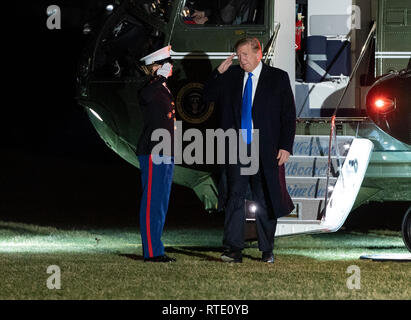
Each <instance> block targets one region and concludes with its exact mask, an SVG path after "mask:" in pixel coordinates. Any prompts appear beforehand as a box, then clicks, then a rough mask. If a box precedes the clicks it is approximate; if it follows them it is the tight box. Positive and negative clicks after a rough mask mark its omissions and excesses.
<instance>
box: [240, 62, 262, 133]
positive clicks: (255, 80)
mask: <svg viewBox="0 0 411 320" xmlns="http://www.w3.org/2000/svg"><path fill="white" fill-rule="evenodd" d="M262 68H263V63H262V62H261V61H260V63H259V64H258V66H257V67H256V68H255V69H254V70H253V71H251V73H252V74H253V76H252V77H251V80H252V82H253V91H252V94H251V107H252V106H253V103H254V96H255V91H256V90H257V85H258V79H259V78H260V73H261V69H262ZM248 74H249V72H244V80H243V95H244V88H245V85H246V83H247V79H248ZM251 128H252V129H254V121H253V119H252V117H251Z"/></svg>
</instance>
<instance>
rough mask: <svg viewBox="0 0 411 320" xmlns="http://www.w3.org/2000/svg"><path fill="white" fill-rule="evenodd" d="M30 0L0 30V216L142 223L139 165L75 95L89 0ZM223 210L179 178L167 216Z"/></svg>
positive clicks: (196, 219)
mask: <svg viewBox="0 0 411 320" xmlns="http://www.w3.org/2000/svg"><path fill="white" fill-rule="evenodd" d="M26 2H27V4H25V5H24V4H21V2H19V4H18V5H17V4H15V6H17V7H14V8H10V9H4V12H11V13H13V14H10V19H7V21H3V24H6V26H5V27H3V33H5V35H3V36H2V37H3V43H2V51H3V53H5V55H3V58H2V62H3V65H2V67H3V71H4V70H6V72H2V74H3V85H2V87H3V90H2V93H3V94H2V99H3V103H2V106H1V110H2V116H1V118H0V119H1V130H2V133H3V134H2V138H3V139H2V140H3V146H2V149H1V164H2V165H1V173H0V186H1V187H0V188H1V196H0V199H1V200H0V220H3V221H15V222H18V221H19V222H26V223H33V224H41V225H55V226H57V227H60V228H73V227H76V228H88V227H114V226H119V227H123V226H129V227H134V226H135V227H138V210H139V201H140V200H139V197H140V195H141V187H140V174H139V171H138V169H137V168H134V167H133V166H131V165H130V164H128V163H127V162H126V161H125V160H123V159H121V158H120V157H119V156H118V155H116V154H115V153H114V152H113V151H111V150H109V149H108V148H107V147H106V146H105V144H104V142H103V141H102V140H101V138H100V137H99V136H98V135H97V133H96V132H95V130H94V128H93V127H92V125H91V123H90V122H89V120H88V118H87V117H86V114H85V112H84V111H83V109H82V107H81V106H80V105H78V104H77V102H76V101H75V98H74V97H75V75H76V69H77V61H78V57H79V55H80V53H81V51H82V48H83V47H84V45H85V43H86V41H87V38H86V37H85V36H84V35H83V34H82V27H81V26H82V25H83V23H84V21H86V20H87V18H88V17H90V14H89V15H88V16H87V12H90V11H87V10H89V8H90V6H88V4H90V3H89V1H80V0H78V1H26ZM34 2H35V3H34ZM99 2H102V1H94V3H99ZM51 4H56V5H59V6H61V9H62V29H61V30H49V29H48V28H47V26H46V20H47V15H46V8H47V7H48V6H49V5H51ZM97 8H99V9H100V8H101V4H100V6H98V5H97ZM92 12H93V13H94V14H97V13H98V10H94V11H92ZM388 210H389V211H390V217H389V219H388V218H387V211H388ZM403 210H404V204H403V203H400V204H395V203H390V204H388V205H385V206H381V205H380V204H370V205H368V206H363V207H361V208H360V209H359V210H356V211H355V212H354V214H351V217H350V218H349V220H348V221H347V223H346V227H348V228H350V227H353V228H359V227H361V228H362V227H364V226H366V227H373V226H374V227H377V228H379V227H383V228H385V227H389V228H392V229H397V230H399V229H400V225H399V223H400V221H401V217H402V215H403V212H404V211H403ZM222 218H223V217H222V215H221V214H220V215H210V214H207V213H205V212H204V210H203V207H202V203H201V202H200V201H199V200H198V199H197V197H196V196H195V194H194V192H193V191H192V190H190V189H186V188H184V187H180V186H177V185H173V189H172V194H171V197H170V210H169V215H168V217H167V222H166V226H167V225H169V226H193V227H195V226H196V225H204V224H207V225H210V226H222V221H223V219H222ZM370 220H372V223H371V224H370Z"/></svg>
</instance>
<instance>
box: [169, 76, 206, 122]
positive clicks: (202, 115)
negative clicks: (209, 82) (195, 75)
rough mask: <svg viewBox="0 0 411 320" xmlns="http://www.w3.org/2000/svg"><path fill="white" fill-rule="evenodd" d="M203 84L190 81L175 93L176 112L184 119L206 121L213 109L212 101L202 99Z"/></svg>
mask: <svg viewBox="0 0 411 320" xmlns="http://www.w3.org/2000/svg"><path fill="white" fill-rule="evenodd" d="M203 87H204V85H203V84H201V83H198V82H191V83H188V84H186V85H185V86H184V87H182V88H181V89H180V91H179V92H178V95H177V99H176V102H177V112H178V113H179V115H180V116H181V118H182V119H183V120H184V121H187V122H189V123H194V124H199V123H203V122H204V121H206V120H207V119H208V118H210V116H211V115H212V113H213V111H214V103H206V102H204V99H203Z"/></svg>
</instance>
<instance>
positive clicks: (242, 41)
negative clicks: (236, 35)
mask: <svg viewBox="0 0 411 320" xmlns="http://www.w3.org/2000/svg"><path fill="white" fill-rule="evenodd" d="M245 44H249V45H251V48H252V49H253V50H254V51H260V52H262V50H261V44H260V41H258V39H257V38H243V39H240V40H238V41H237V42H236V44H235V45H234V50H235V51H237V49H238V48H239V47H241V46H243V45H245Z"/></svg>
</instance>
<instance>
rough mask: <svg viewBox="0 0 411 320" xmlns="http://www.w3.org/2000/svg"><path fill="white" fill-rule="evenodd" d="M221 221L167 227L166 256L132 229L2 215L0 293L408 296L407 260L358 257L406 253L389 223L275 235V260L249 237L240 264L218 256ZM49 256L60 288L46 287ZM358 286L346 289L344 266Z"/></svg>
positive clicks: (110, 296)
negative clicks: (148, 248)
mask: <svg viewBox="0 0 411 320" xmlns="http://www.w3.org/2000/svg"><path fill="white" fill-rule="evenodd" d="M221 236H222V230H221V229H201V228H199V229H193V228H184V229H183V228H182V229H172V228H169V229H167V228H166V229H165V232H164V236H163V241H164V243H165V245H166V251H167V253H168V254H169V255H170V256H172V257H175V258H177V262H175V263H168V264H151V263H144V262H143V260H142V259H143V258H142V250H141V240H140V234H139V233H138V230H133V229H118V230H115V229H110V230H108V229H102V230H59V229H55V228H52V227H40V226H36V225H28V224H22V223H12V222H0V261H1V263H0V277H1V278H0V280H1V281H0V286H1V290H0V299H150V300H151V299H171V300H174V299H195V300H196V299H200V300H203V299H207V300H209V299H210V300H213V299H217V300H220V299H247V300H255V299H258V300H261V299H268V300H272V299H407V300H409V299H411V286H410V279H411V263H410V262H373V261H370V260H360V259H359V257H360V256H361V255H362V254H373V253H407V252H408V251H407V250H406V249H405V247H404V244H403V242H402V239H401V237H400V234H399V233H397V232H393V231H385V232H384V231H373V232H369V233H355V232H350V233H348V232H344V231H340V232H337V233H334V234H323V235H303V236H295V237H286V238H278V239H276V246H275V254H276V262H275V263H274V264H273V265H267V264H264V263H262V262H260V261H259V258H260V253H259V251H258V249H256V248H255V243H251V244H250V247H249V248H247V249H245V250H244V259H243V263H242V264H225V263H222V262H220V259H219V257H220V254H221ZM50 265H57V266H58V267H59V268H60V271H61V289H59V290H56V289H54V290H51V289H48V287H47V279H48V278H49V277H50V276H52V274H48V273H47V268H48V266H50ZM352 265H355V266H358V267H359V270H360V276H361V278H360V286H361V287H360V289H348V287H347V279H348V278H349V277H350V276H351V274H349V273H347V268H348V267H349V266H352Z"/></svg>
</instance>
